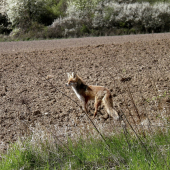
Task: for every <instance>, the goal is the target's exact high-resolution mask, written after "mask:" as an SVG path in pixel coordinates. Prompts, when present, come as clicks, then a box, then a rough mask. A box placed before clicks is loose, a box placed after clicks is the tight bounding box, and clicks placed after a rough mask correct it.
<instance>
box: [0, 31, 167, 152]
mask: <svg viewBox="0 0 170 170" xmlns="http://www.w3.org/2000/svg"><path fill="white" fill-rule="evenodd" d="M169 70H170V34H169V33H166V34H145V35H130V36H115V37H94V38H76V39H61V40H47V41H45V40H42V41H29V42H1V43H0V127H1V131H0V149H1V150H5V149H7V146H8V144H9V143H12V142H14V141H16V140H17V139H18V137H23V136H25V135H29V134H30V133H34V130H35V128H36V127H37V126H38V127H39V128H42V131H43V130H44V131H48V132H49V133H52V134H54V135H56V136H57V137H58V138H59V139H65V138H67V137H68V136H70V137H75V135H78V136H79V135H82V134H83V133H85V134H86V135H88V134H89V133H90V134H92V133H93V132H92V131H93V129H94V128H93V126H92V125H91V123H90V122H89V120H88V119H87V117H86V115H85V114H84V113H83V111H82V110H81V109H80V107H79V106H77V104H79V105H81V103H80V101H79V100H78V99H77V97H76V95H75V94H74V92H73V91H72V89H70V88H68V87H66V86H65V83H66V82H67V76H66V73H67V72H73V71H74V72H77V73H78V75H80V76H81V77H82V78H83V79H84V80H85V81H86V83H87V84H91V85H92V84H93V85H102V86H106V87H107V88H109V89H110V90H111V93H112V96H113V100H114V108H115V109H116V110H117V111H118V112H119V114H120V115H122V114H125V115H126V118H127V119H128V120H129V122H130V123H131V124H137V125H144V126H148V124H150V125H152V126H153V125H154V126H157V125H161V126H168V123H169V104H170V99H169V90H170V83H169V81H170V72H169ZM68 97H70V98H71V99H72V100H74V101H75V102H76V103H77V104H76V103H75V102H74V101H72V100H70V99H69V98H68ZM88 109H89V115H90V117H91V118H92V116H93V111H94V107H93V102H91V103H89V108H88ZM93 121H94V123H95V125H96V126H97V128H99V130H100V131H101V132H102V133H104V134H105V135H107V134H111V133H113V132H114V133H115V132H116V131H118V130H120V129H121V126H120V123H119V122H116V121H114V119H113V118H110V117H108V115H107V114H106V112H105V110H104V109H103V106H102V107H100V109H99V111H98V114H97V116H96V118H95V119H94V120H93ZM125 124H127V122H126V121H125ZM80 133H81V134H80Z"/></svg>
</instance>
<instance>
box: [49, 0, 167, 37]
mask: <svg viewBox="0 0 170 170" xmlns="http://www.w3.org/2000/svg"><path fill="white" fill-rule="evenodd" d="M82 26H83V27H84V28H87V29H84V30H88V31H87V32H86V33H89V32H92V31H94V30H100V31H101V30H103V29H104V28H107V29H113V28H116V29H121V28H125V29H129V30H130V29H136V30H139V31H140V32H152V31H154V32H161V31H169V27H170V4H168V3H156V4H154V5H151V4H149V3H132V4H131V3H130V4H129V3H115V2H113V1H108V0H105V1H94V2H93V3H92V4H91V5H89V1H88V0H84V1H81V3H77V1H71V3H69V4H68V8H67V11H66V17H64V18H60V19H56V20H55V21H54V22H53V24H52V25H51V27H52V28H56V29H58V28H59V27H61V28H62V29H61V30H62V33H61V34H62V35H63V36H69V35H71V34H73V32H74V34H78V33H82V32H81V31H80V30H82ZM70 32H71V33H70ZM83 33H85V32H84V31H83Z"/></svg>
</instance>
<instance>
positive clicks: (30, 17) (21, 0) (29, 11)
mask: <svg viewBox="0 0 170 170" xmlns="http://www.w3.org/2000/svg"><path fill="white" fill-rule="evenodd" d="M7 7H8V8H7V9H8V10H7V14H8V17H9V18H10V21H11V22H12V24H13V26H18V27H20V28H24V29H26V28H28V27H29V25H30V24H31V22H38V23H40V24H44V25H49V24H51V23H52V21H53V20H54V19H55V18H57V17H59V16H60V15H61V16H63V15H64V13H63V12H62V11H63V10H65V8H66V1H65V0H58V1H56V0H7Z"/></svg>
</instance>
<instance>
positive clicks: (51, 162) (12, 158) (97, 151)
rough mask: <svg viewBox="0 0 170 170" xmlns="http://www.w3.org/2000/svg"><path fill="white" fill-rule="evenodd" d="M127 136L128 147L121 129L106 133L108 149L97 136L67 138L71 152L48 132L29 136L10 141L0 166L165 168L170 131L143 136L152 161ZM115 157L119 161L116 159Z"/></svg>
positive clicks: (131, 137)
mask: <svg viewBox="0 0 170 170" xmlns="http://www.w3.org/2000/svg"><path fill="white" fill-rule="evenodd" d="M128 135H130V133H128ZM129 137H130V144H131V147H130V148H129V146H128V144H127V142H126V139H125V136H124V134H123V133H121V134H119V135H116V136H115V135H114V136H111V137H107V138H106V140H107V142H108V143H109V145H110V151H108V150H107V149H106V147H105V145H104V144H103V141H102V140H99V139H95V138H92V137H89V138H88V139H86V140H84V139H82V138H80V139H79V140H77V141H72V140H70V139H68V141H67V147H68V148H69V149H70V150H71V151H72V153H71V152H69V151H68V150H66V149H65V148H63V147H62V146H61V145H59V144H57V142H55V140H52V137H49V136H48V137H47V138H49V139H47V138H46V140H44V139H42V138H39V139H36V141H34V142H33V140H32V139H33V137H31V138H29V139H27V140H24V141H21V140H19V141H18V142H16V143H15V144H13V145H11V147H10V149H9V150H8V152H7V153H6V154H3V155H2V160H1V161H0V169H2V170H7V169H8V170H10V169H81V168H82V169H96V168H99V169H110V168H115V169H126V168H128V169H133V170H134V169H168V165H169V164H170V150H169V147H170V144H169V143H170V141H169V139H170V131H167V132H166V133H162V132H157V133H156V134H155V135H152V136H149V135H148V136H146V137H145V139H143V140H144V141H145V145H146V146H147V148H148V150H149V151H150V153H151V155H152V158H153V160H154V162H155V163H154V162H153V160H152V159H150V157H149V156H148V155H147V153H146V151H145V150H144V149H143V147H142V146H141V144H140V142H139V141H138V140H137V139H136V138H135V137H134V136H132V135H130V136H129ZM34 139H35V138H34ZM113 155H114V156H113ZM115 157H116V158H117V159H118V160H119V161H118V162H119V164H117V162H115V159H114V158H115ZM77 158H78V159H77ZM80 160H81V161H80Z"/></svg>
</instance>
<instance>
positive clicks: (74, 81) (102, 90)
mask: <svg viewBox="0 0 170 170" xmlns="http://www.w3.org/2000/svg"><path fill="white" fill-rule="evenodd" d="M67 85H69V86H72V88H73V90H74V92H75V93H76V95H77V97H78V98H79V99H80V100H81V101H82V102H83V107H84V109H85V111H86V113H87V103H88V101H89V100H95V103H94V107H95V111H94V117H95V116H96V114H97V109H98V107H99V106H100V105H101V103H103V104H104V106H105V109H106V111H107V113H108V114H109V115H110V116H112V117H113V118H116V119H119V116H118V113H117V112H116V111H115V110H114V109H113V101H112V96H111V93H110V91H109V90H108V89H107V88H106V87H103V86H93V85H86V83H85V82H84V81H83V80H82V78H81V77H79V76H78V75H76V74H74V73H72V75H71V74H69V73H68V83H67Z"/></svg>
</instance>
